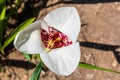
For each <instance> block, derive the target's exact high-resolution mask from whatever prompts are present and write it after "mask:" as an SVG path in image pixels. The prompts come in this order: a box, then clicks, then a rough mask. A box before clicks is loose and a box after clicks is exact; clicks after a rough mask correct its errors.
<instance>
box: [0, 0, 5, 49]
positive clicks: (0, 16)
mask: <svg viewBox="0 0 120 80" xmlns="http://www.w3.org/2000/svg"><path fill="white" fill-rule="evenodd" d="M5 13H6V5H5V0H0V50H1V48H2V40H3V33H4V30H5V27H6V22H5Z"/></svg>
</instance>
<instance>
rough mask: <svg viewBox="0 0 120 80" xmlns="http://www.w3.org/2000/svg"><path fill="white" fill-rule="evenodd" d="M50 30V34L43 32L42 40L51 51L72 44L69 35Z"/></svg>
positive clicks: (50, 28) (51, 28)
mask: <svg viewBox="0 0 120 80" xmlns="http://www.w3.org/2000/svg"><path fill="white" fill-rule="evenodd" d="M48 29H49V30H48V32H47V31H46V30H44V29H42V30H41V39H42V42H43V44H44V46H45V47H46V48H48V49H50V50H51V49H55V48H60V47H65V46H68V45H70V44H72V41H71V40H69V39H68V36H67V35H65V34H63V33H62V32H60V31H58V30H56V29H54V28H53V27H48Z"/></svg>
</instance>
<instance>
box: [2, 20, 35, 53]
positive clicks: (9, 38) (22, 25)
mask: <svg viewBox="0 0 120 80" xmlns="http://www.w3.org/2000/svg"><path fill="white" fill-rule="evenodd" d="M34 20H35V18H31V19H28V20H26V21H25V22H23V23H22V24H20V25H19V26H18V27H17V28H16V29H15V30H14V31H12V32H11V33H10V35H9V36H8V37H7V38H6V40H5V41H4V44H3V47H2V50H3V51H4V48H6V47H7V46H8V45H9V44H10V43H11V42H12V41H13V39H14V38H15V36H16V35H17V33H18V32H19V31H21V30H22V29H24V28H25V27H27V26H28V25H30V24H31V23H32V22H33V21H34Z"/></svg>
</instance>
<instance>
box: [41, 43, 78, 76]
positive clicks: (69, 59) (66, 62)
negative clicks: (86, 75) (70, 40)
mask: <svg viewBox="0 0 120 80" xmlns="http://www.w3.org/2000/svg"><path fill="white" fill-rule="evenodd" d="M40 56H41V59H42V61H43V62H44V63H45V65H46V66H47V67H48V68H49V69H51V70H52V71H53V72H55V73H56V74H58V75H69V74H70V73H72V72H73V71H74V70H75V69H76V68H77V66H78V63H79V60H80V48H79V43H74V44H72V45H70V46H67V47H63V48H59V49H55V50H52V51H50V53H44V54H40Z"/></svg>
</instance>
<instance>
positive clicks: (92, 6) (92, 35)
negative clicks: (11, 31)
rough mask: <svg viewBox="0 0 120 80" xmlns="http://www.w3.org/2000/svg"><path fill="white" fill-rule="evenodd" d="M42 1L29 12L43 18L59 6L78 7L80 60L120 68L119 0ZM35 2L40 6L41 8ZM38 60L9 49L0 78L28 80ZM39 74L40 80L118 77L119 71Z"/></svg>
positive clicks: (44, 70) (85, 70) (47, 71)
mask: <svg viewBox="0 0 120 80" xmlns="http://www.w3.org/2000/svg"><path fill="white" fill-rule="evenodd" d="M41 1H42V0H41ZM43 1H45V2H39V4H35V5H34V7H36V9H34V10H33V12H32V13H35V15H34V16H36V17H37V19H43V17H44V16H45V15H46V14H47V13H49V12H50V11H52V10H54V9H56V8H58V7H62V6H73V7H75V8H76V9H77V10H78V13H79V15H80V18H81V23H82V25H81V31H80V34H79V37H78V41H79V42H80V50H81V55H82V56H81V59H80V61H81V62H85V63H89V64H92V65H96V66H100V67H104V68H108V69H112V70H116V71H120V64H119V63H120V40H119V39H120V2H119V0H73V1H72V0H63V1H60V0H49V1H47V0H43ZM41 3H42V4H41ZM43 3H44V4H43ZM38 5H42V8H41V6H40V7H38ZM33 57H34V56H33ZM37 62H38V61H37V60H36V59H35V57H34V58H33V59H32V61H27V60H26V59H25V58H24V56H23V54H22V53H20V52H18V51H17V50H16V49H14V48H12V49H11V50H9V51H8V55H7V56H6V58H5V59H1V60H0V63H3V64H0V67H1V68H0V80H29V77H30V76H31V74H32V72H33V70H34V67H35V66H36V64H37ZM40 77H41V80H119V79H120V75H119V74H115V73H110V72H104V71H97V70H90V69H84V68H77V69H76V70H75V71H74V72H73V73H72V74H71V75H69V76H58V75H56V74H54V73H53V72H51V71H50V70H49V69H43V70H42V72H41V76H40Z"/></svg>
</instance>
